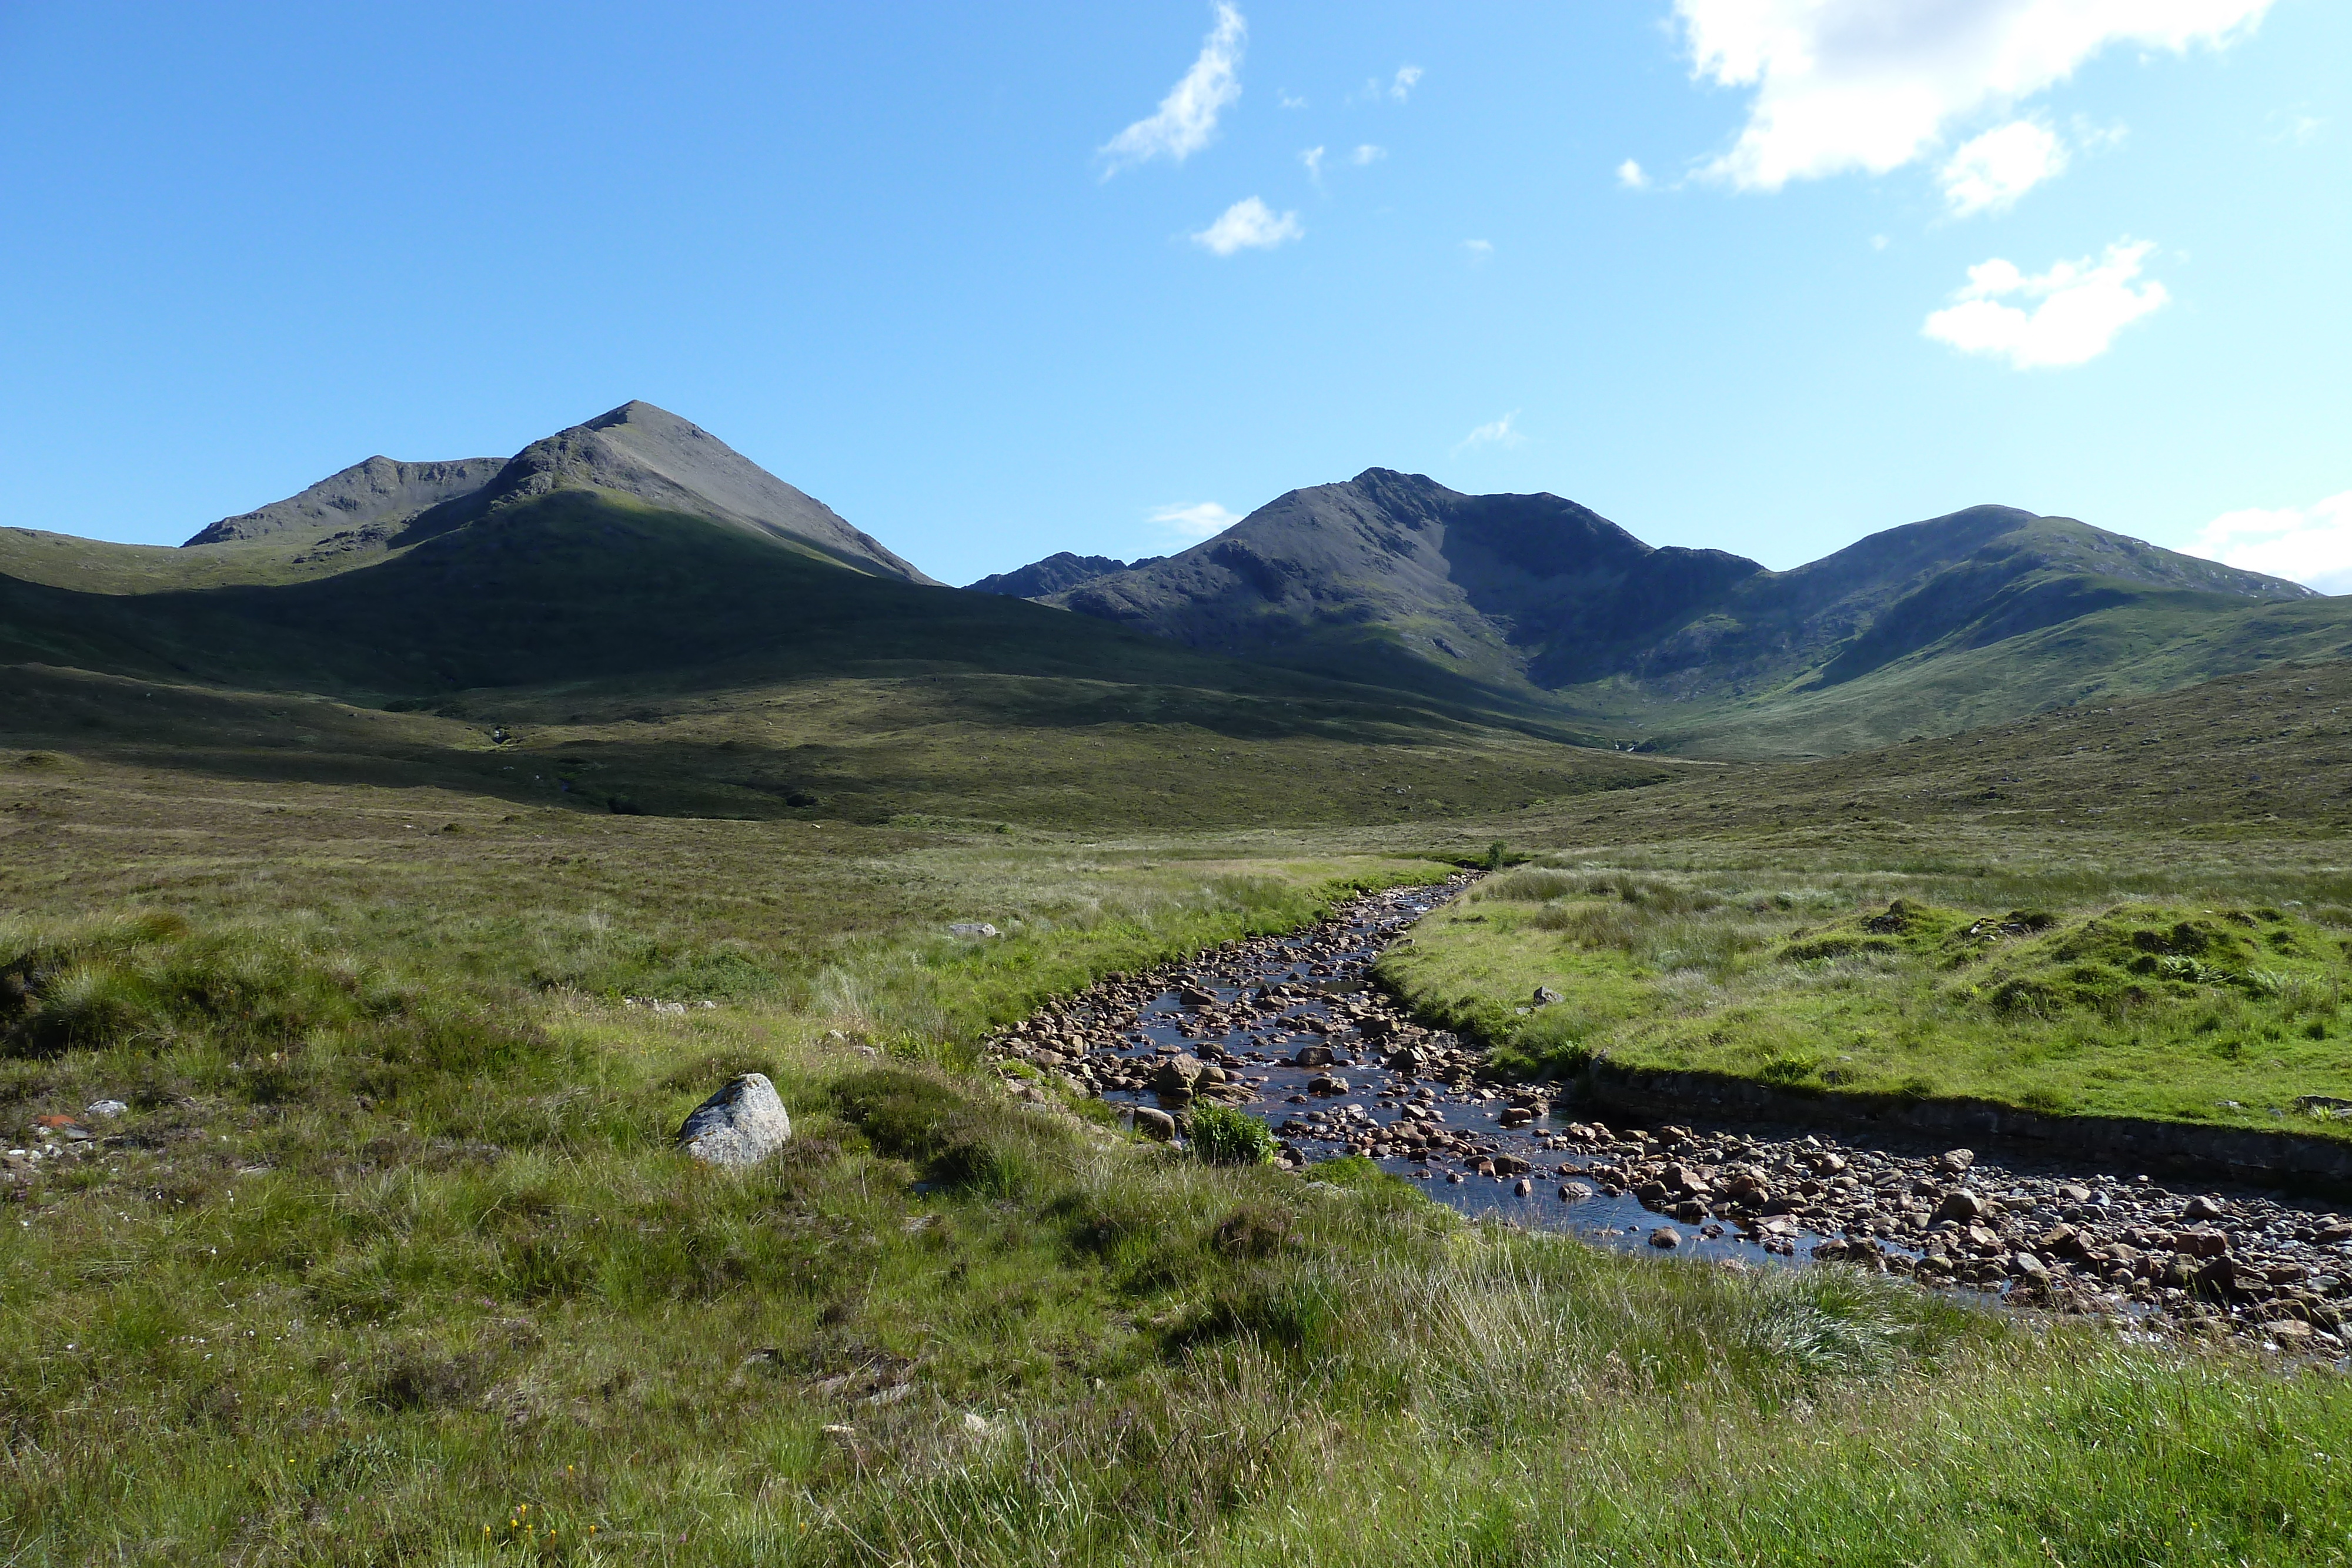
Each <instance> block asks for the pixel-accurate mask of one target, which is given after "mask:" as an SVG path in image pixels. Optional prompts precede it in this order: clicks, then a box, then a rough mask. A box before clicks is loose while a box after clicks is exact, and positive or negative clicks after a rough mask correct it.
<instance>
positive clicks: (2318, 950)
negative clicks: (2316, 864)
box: [1381, 862, 2352, 1135]
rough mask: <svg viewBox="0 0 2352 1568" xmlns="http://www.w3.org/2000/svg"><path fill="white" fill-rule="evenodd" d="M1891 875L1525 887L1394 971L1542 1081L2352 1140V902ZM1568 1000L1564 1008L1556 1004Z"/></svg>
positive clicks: (1522, 883) (1559, 878)
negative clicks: (1962, 1103) (1949, 891)
mask: <svg viewBox="0 0 2352 1568" xmlns="http://www.w3.org/2000/svg"><path fill="white" fill-rule="evenodd" d="M1890 880H1893V879H1888V878H1885V877H1831V878H1823V879H1817V880H1816V881H1815V882H1814V883H1812V884H1811V885H1801V886H1790V885H1788V884H1786V883H1782V882H1780V880H1779V879H1777V878H1771V877H1763V878H1759V877H1757V876H1755V875H1753V874H1751V873H1717V874H1714V875H1707V874H1682V875H1661V874H1657V873H1633V872H1627V871H1624V870H1622V869H1619V870H1612V869H1610V868H1607V867H1605V866H1603V865H1600V864H1594V863H1591V862H1581V863H1580V864H1579V865H1578V866H1577V867H1576V868H1575V869H1574V870H1572V871H1569V870H1562V871H1545V870H1534V869H1529V870H1521V871H1517V872H1512V873H1507V874H1505V875H1504V876H1502V877H1499V878H1496V880H1494V881H1493V882H1491V883H1487V884H1486V885H1485V886H1483V887H1482V888H1480V889H1479V890H1477V892H1476V893H1475V894H1473V895H1472V897H1471V898H1470V899H1469V900H1467V901H1465V902H1464V903H1462V904H1459V905H1457V906H1455V907H1454V908H1452V909H1449V910H1446V911H1444V912H1443V913H1441V914H1440V915H1436V916H1435V917H1433V919H1431V920H1429V921H1427V922H1424V923H1423V925H1422V927H1421V929H1420V930H1419V931H1418V932H1417V933H1416V934H1415V939H1414V941H1413V942H1412V945H1411V946H1409V947H1406V948H1403V949H1401V950H1400V951H1398V952H1396V953H1393V954H1391V956H1389V957H1388V958H1387V959H1386V960H1384V961H1383V964H1382V966H1381V973H1382V975H1383V977H1385V978H1387V979H1388V980H1389V981H1390V982H1391V983H1392V984H1394V985H1395V986H1396V987H1397V988H1399V989H1400V990H1401V991H1402V993H1403V994H1404V995H1406V996H1407V997H1408V998H1411V999H1412V1001H1413V1003H1414V1005H1415V1006H1416V1007H1417V1008H1419V1009H1423V1010H1424V1011H1426V1012H1429V1013H1431V1014H1433V1016H1436V1017H1438V1018H1441V1019H1444V1020H1445V1021H1446V1022H1448V1023H1449V1024H1452V1025H1454V1026H1455V1027H1458V1028H1465V1029H1467V1030H1471V1031H1473V1032H1475V1033H1476V1034H1478V1035H1479V1036H1481V1037H1483V1038H1486V1039H1488V1040H1494V1041H1496V1042H1497V1043H1499V1044H1501V1045H1503V1046H1504V1047H1505V1053H1506V1056H1507V1059H1508V1060H1509V1061H1512V1062H1513V1063H1515V1064H1516V1065H1517V1066H1518V1067H1519V1068H1520V1069H1521V1070H1522V1071H1531V1072H1539V1073H1570V1072H1573V1071H1576V1070H1578V1069H1580V1067H1582V1066H1583V1065H1584V1064H1585V1063H1586V1062H1587V1061H1591V1060H1593V1059H1594V1058H1596V1057H1601V1056H1603V1055H1605V1057H1606V1059H1607V1060H1608V1061H1610V1062H1611V1063H1612V1064H1613V1065H1615V1066H1617V1067H1621V1068H1635V1069H1642V1068H1648V1069H1663V1070H1673V1071H1705V1072H1713V1073H1721V1074H1725V1075H1727V1076H1730V1077H1735V1078H1743V1079H1749V1080H1754V1081H1757V1082H1764V1083H1769V1084H1772V1085H1775V1086H1778V1087H1781V1088H1793V1089H1808V1090H1834V1091H1837V1092H1845V1093H1855V1094H1879V1095H1885V1094H1894V1095H1900V1096H1904V1097H1906V1098H1919V1099H1972V1100H1983V1101H1990V1102H1993V1103H2000V1104H2005V1105H2011V1106H2015V1107H2019V1108H2022V1109H2027V1110H2032V1111H2037V1112H2041V1113H2047V1114H2060V1115H2104V1116H2137V1117H2151V1118H2155V1119H2158V1120H2166V1121H2185V1122H2205V1123H2214V1124H2232V1125H2243V1126H2261V1127H2273V1128H2274V1127H2278V1126H2281V1125H2283V1124H2284V1125H2292V1126H2295V1127H2298V1128H2302V1129H2305V1130H2309V1131H2315V1132H2322V1133H2327V1134H2336V1135H2345V1134H2347V1132H2352V1129H2347V1128H2346V1127H2345V1125H2344V1124H2342V1123H2340V1122H2338V1121H2336V1120H2335V1119H2333V1118H2332V1116H2329V1115H2326V1114H2323V1113H2308V1112H2306V1111H2305V1110H2303V1109H2301V1108H2299V1107H2298V1104H2297V1102H2298V1101H2299V1100H2300V1099H2302V1098H2303V1097H2305V1096H2311V1095H2317V1096H2326V1097H2330V1098H2337V1099H2342V1098H2352V1018H2347V1015H2346V1013H2345V1009H2344V1001H2345V994H2344V982H2345V979H2346V977H2347V943H2352V907H2347V906H2345V905H2342V904H2326V905H2324V906H2322V907H2321V908H2319V909H2317V910H2309V911H2288V910H2284V909H2281V908H2277V907H2274V906H2271V905H2267V904H2262V905H2255V906H2253V907H2251V908H2249V907H2245V906H2242V905H2236V904H2229V903H2218V904H2204V903H2190V902H2188V901H2185V900H2180V901H2162V902H2158V901H2147V900H2126V901H2122V902H2116V903H2109V904H2101V905H2097V906H2093V907H2079V906H2078V907H2068V905H2067V904H2037V905H2036V906H2034V907H2031V908H2020V907H2015V906H2009V907H2002V906H2000V905H1987V904H1971V905H1969V906H1965V907H1950V906H1938V905H1933V904H1923V903H1920V902H1918V901H1917V900H1916V897H1913V898H1906V897H1904V896H1903V895H1901V894H1895V895H1893V896H1891V897H1890V896H1887V895H1885V894H1884V892H1883V889H1884V888H1885V886H1886V884H1887V883H1888V882H1889V881H1890ZM2314 891H2318V890H2317V889H2315V890H2314ZM2331 891H2333V889H2331ZM2063 894H2065V895H2066V896H2067V897H2068V898H2069V899H2070V901H2071V900H2073V899H2079V897H2080V896H2081V893H2080V890H2079V889H2075V888H2071V887H2070V888H2066V889H2063ZM1545 985H1548V986H1550V987H1552V988H1555V989H1556V990H1557V991H1559V993H1561V994H1562V995H1563V997H1564V998H1565V999H1564V1000H1562V1001H1560V1002H1559V1003H1556V1004H1553V1005H1551V1006H1548V1007H1542V1008H1531V1007H1530V1005H1529V1004H1530V1000H1531V998H1532V996H1533V993H1534V990H1535V988H1537V987H1538V986H1545ZM1521 1009H1527V1010H1521Z"/></svg>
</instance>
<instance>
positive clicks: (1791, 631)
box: [1011, 468, 2335, 746]
mask: <svg viewBox="0 0 2352 1568" xmlns="http://www.w3.org/2000/svg"><path fill="white" fill-rule="evenodd" d="M1039 575H1044V574H1039ZM1011 576H1012V577H1013V579H1015V580H1018V579H1021V578H1022V577H1023V576H1024V573H1013V574H1011ZM1039 598H1040V599H1041V600H1042V601H1043V602H1045V603H1048V604H1055V605H1059V606H1061V607H1063V608H1066V609H1068V610H1073V611H1076V612H1079V613H1081V614H1086V615H1092V616H1097V617H1099V618H1101V619H1104V620H1108V621H1115V622H1119V623H1121V624H1123V625H1128V626H1132V627H1135V628H1137V629H1139V630H1143V631H1149V632H1157V633H1158V634H1160V635H1161V636H1164V637H1170V638H1172V639H1174V640H1176V641H1178V642H1181V643H1188V644H1190V645H1192V646H1193V647H1196V648H1203V649H1213V650H1214V651H1216V652H1219V653H1231V654H1237V655H1241V656H1243V657H1246V658H1252V659H1258V660H1265V661H1271V662H1276V663H1280V664H1289V665H1292V666H1295V667H1299V668H1306V669H1313V670H1318V671H1322V672H1326V673H1330V674H1346V675H1349V676H1351V677H1353V678H1357V679H1368V680H1383V681H1388V682H1391V683H1394V684H1397V685H1404V686H1409V687H1413V688H1417V689H1421V690H1426V691H1442V692H1453V693H1456V694H1460V695H1469V693H1470V692H1471V691H1472V690H1473V689H1475V690H1476V691H1478V692H1483V693H1484V694H1486V696H1487V697H1489V698H1494V699H1501V700H1505V701H1507V702H1511V703H1514V704H1517V705H1521V706H1527V705H1533V706H1538V707H1557V706H1561V705H1563V704H1564V705H1566V706H1570V708H1572V709H1575V710H1578V711H1581V712H1584V713H1586V714H1588V715H1591V716H1610V717H1611V718H1612V722H1623V723H1627V724H1638V725H1641V726H1643V727H1648V726H1650V725H1652V724H1655V723H1659V722H1660V721H1663V720H1667V719H1669V718H1671V721H1672V726H1673V728H1672V729H1671V730H1670V731H1669V732H1668V733H1673V734H1681V735H1685V736H1692V735H1697V734H1701V733H1707V734H1713V733H1717V732H1728V731H1729V730H1734V729H1737V730H1743V731H1745V730H1748V729H1752V728H1754V727H1755V726H1756V725H1758V724H1759V723H1762V722H1764V713H1763V711H1762V710H1763V709H1765V708H1769V709H1770V710H1772V712H1774V713H1776V714H1780V713H1787V712H1792V711H1795V710H1794V709H1792V708H1791V706H1790V705H1792V704H1793V705H1797V706H1798V707H1801V709H1802V711H1803V713H1804V714H1805V715H1807V717H1806V718H1805V719H1804V721H1803V723H1802V724H1797V723H1796V722H1795V721H1794V720H1791V721H1790V733H1791V734H1792V735H1795V734H1797V733H1798V732H1799V731H1800V730H1807V729H1808V727H1811V728H1812V729H1818V728H1819V727H1822V726H1825V725H1829V726H1832V727H1836V728H1837V729H1838V731H1839V733H1840V734H1841V735H1848V734H1849V733H1850V738H1847V739H1843V740H1842V741H1841V742H1840V744H1841V745H1855V744H1876V743H1877V742H1879V741H1881V740H1884V739H1885V738H1888V737H1899V736H1900V735H1903V734H1908V733H1915V732H1919V733H1926V732H1935V733H1942V732H1944V731H1947V730H1948V729H1950V728H1952V727H1954V726H1955V725H1956V724H1957V723H1958V720H1959V717H1960V716H1963V715H1969V716H1973V719H1972V721H1974V722H1982V721H1984V720H1987V719H1990V718H1993V717H1999V716H2006V715H2008V714H2009V713H2011V711H2025V710H2027V709H2030V708H2032V707H2033V706H2037V705H2041V704H2044V703H2047V702H2050V701H2053V700H2058V699H2059V698H2061V697H2062V696H2063V697H2067V698H2069V699H2070V700H2071V699H2072V698H2074V697H2079V696H2080V695H2082V694H2084V693H2087V692H2090V691H2094V690H2106V689H2119V690H2120V689H2144V690H2160V689H2165V687H2166V686H2168V685H2172V684H2177V683H2178V681H2179V679H2180V678H2181V677H2182V676H2183V675H2191V674H2193V675H2194V676H2196V678H2202V677H2203V675H2205V674H2213V673H2218V672H2219V670H2221V669H2223V668H2230V667H2238V666H2241V665H2242V664H2243V663H2244V661H2245V660H2247V659H2249V658H2256V657H2270V656H2273V655H2272V654H2271V653H2263V652H2261V651H2260V650H2259V649H2258V648H2255V647H2254V646H2253V644H2254V643H2260V642H2261V641H2262V640H2263V637H2262V636H2260V635H2256V634H2255V633H2254V632H2253V631H2252V627H2251V625H2250V624H2249V623H2246V622H2244V617H2245V616H2246V615H2248V614H2251V613H2253V612H2257V611H2265V610H2268V609H2277V610H2280V611H2283V612H2284V611H2286V610H2288V609H2290V608H2291V607H2293V606H2294V605H2298V604H2304V603H2306V602H2309V601H2314V600H2315V595H2313V593H2312V592H2311V591H2310V590H2308V589H2306V588H2304V587H2302V586H2300V585H2299V584H2296V583H2292V582H2287V581H2284V580H2281V579H2278V578H2274V577H2265V576H2263V575H2262V574H2260V573H2258V572H2251V571H2242V570H2237V569H2236V568H2233V567H2227V566H2222V565H2220V564H2218V563H2216V562H2213V561H2210V560H2203V559H2198V558H2196V557H2193V556H2185V555H2180V554H2178V553H2176V552H2174V551H2172V550H2168V549H2158V547H2156V546H2154V545H2150V544H2147V543H2144V542H2143V541H2141V540H2138V539H2135V538H2127V537H2126V536H2124V535H2122V534H2116V533H2109V532H2107V531H2105V529H2101V528H2091V527H2088V526H2086V525H2084V524H2083V523H2080V522H2077V521H2075V520H2074V519H2073V518H2071V517H2042V516H2039V515H2037V514H2035V513H2033V512H2030V511H2025V510H2021V509H2020V508H2018V507H1995V506H1980V507H1968V508H1966V509H1965V510H1962V511H1958V512H1954V513H1951V514H1949V515H1948V516H1945V517H1932V518H1929V519H1928V520H1927V521H1925V522H1919V523H1911V524H1906V525H1905V526H1904V527H1901V528H1889V529H1887V530H1885V531H1884V532H1882V533H1877V534H1873V535H1871V536H1870V537H1869V538H1864V539H1862V540H1861V541H1859V542H1857V543H1855V544H1853V545H1851V546H1849V547H1847V548H1846V549H1842V550H1840V551H1838V552H1837V553H1836V554H1834V555H1831V556H1828V557H1825V558H1823V559H1821V560H1817V561H1814V562H1812V563H1811V564H1810V565H1806V566H1801V567H1799V568H1797V569H1795V570H1791V571H1770V570H1766V569H1765V568H1764V567H1762V566H1760V565H1759V564H1758V563H1757V562H1755V561H1752V560H1749V559H1746V558H1744V557H1741V556H1737V555H1732V554H1730V553H1728V552H1727V551H1723V550H1711V549H1679V548H1675V547H1667V548H1664V549H1660V548H1655V547H1653V546H1651V545H1649V544H1646V543H1644V542H1643V541H1642V540H1641V539H1638V538H1634V537H1633V535H1632V534H1631V533H1629V532H1627V531H1626V530H1625V529H1624V528H1620V527H1618V526H1617V525H1616V524H1615V523H1613V522H1611V521H1610V520H1609V519H1608V518H1606V517H1601V516H1600V515H1599V514H1598V513H1595V512H1593V511H1592V510H1591V509H1590V508H1589V507H1581V506H1579V505H1578V504H1577V503H1575V502H1573V501H1570V500H1564V499H1562V498H1561V497H1558V496H1551V495H1533V496H1468V495H1464V494H1461V493H1460V492H1458V491H1454V490H1449V489H1447V488H1446V487H1445V486H1443V485H1440V484H1438V483H1437V482H1436V481H1434V480H1433V479H1430V478H1428V477H1427V476H1423V475H1419V474H1402V473H1398V472H1396V471H1395V470H1393V469H1387V468H1371V469H1367V470H1365V471H1364V472H1363V473H1361V474H1359V475H1358V476H1356V477H1355V478H1353V479H1350V480H1348V481H1346V482H1345V483H1343V484H1337V485H1319V486H1312V487H1309V488H1307V489H1301V490H1293V491H1291V492H1290V493H1289V494H1287V495H1285V496H1282V497H1277V498H1276V499H1275V500H1273V501H1271V502H1269V503H1267V504H1266V505H1265V506H1264V507H1259V508H1258V509H1257V510H1256V511H1255V512H1253V513H1251V514H1250V515H1249V516H1248V517H1244V518H1243V519H1242V520H1241V521H1240V522H1238V523H1236V524H1234V526H1233V527H1232V528H1228V529H1226V530H1225V531H1224V532H1223V533H1222V534H1220V535H1218V536H1217V537H1216V538H1213V539H1209V540H1207V541H1205V542H1203V543H1202V544H1199V545H1196V546H1194V547H1193V548H1192V549H1188V550H1185V551H1184V552H1183V553H1181V555H1176V556H1171V557H1170V558H1169V559H1166V560H1163V561H1158V562H1154V563H1150V564H1148V565H1144V564H1139V565H1138V566H1137V567H1135V568H1130V569H1129V570H1125V571H1115V572H1109V573H1106V574H1104V575H1100V576H1097V577H1094V578H1092V579H1091V580H1087V581H1083V582H1079V583H1076V584H1075V585H1072V586H1069V587H1066V588H1063V589H1061V590H1060V591H1055V592H1048V593H1043V594H1040V595H1039ZM2304 619H2305V620H2309V619H2310V617H2308V616H2306V617H2304ZM2334 620H2335V616H2334V614H2333V612H2322V613H2320V614H2319V618H2318V620H2317V621H2314V622H2312V624H2313V626H2315V627H2316V626H2318V625H2319V624H2320V622H2327V623H2329V624H2331V625H2332V624H2333V622H2334ZM2265 624H2266V625H2267V624H2268V623H2267V622H2266V623H2265ZM2296 624H2297V625H2298V626H2299V625H2301V624H2302V622H2300V621H2298V622H2296ZM2283 628H2284V623H2281V625H2280V626H2277V627H2272V628H2271V632H2275V633H2280V634H2284V632H2283ZM2295 634H2296V635H2298V636H2300V635H2301V633H2300V632H2297V633H2295ZM2215 638H2219V639H2221V643H2228V644H2229V648H2230V651H2224V650H2223V649H2222V647H2221V645H2220V643H2215V644H2213V645H2211V646H2205V647H2203V651H2201V652H2200V645H2201V644H2202V643H2206V642H2208V641H2210V640H2211V639H2215ZM2250 639H2251V641H2250ZM2168 649H2169V650H2171V651H2170V652H2164V650H2168ZM2282 651H2283V650H2282ZM2158 654H2160V655H2161V656H2160V657H2158ZM2152 657H2157V663H2156V664H2151V665H2149V666H2148V668H2147V669H2146V670H2145V671H2139V672H2137V673H2135V670H2134V666H2136V665H2137V664H2142V663H2146V662H2147V660H2148V659H2150V658H2152ZM1667 704H1671V705H1674V706H1673V708H1672V709H1671V710H1668V709H1667V708H1665V707H1664V706H1662V705H1667ZM1759 705H1760V706H1759ZM1832 710H1834V713H1835V717H1834V719H1833V720H1832ZM1773 722H1775V723H1778V722H1779V720H1778V719H1774V720H1773ZM1743 744H1745V743H1743ZM1759 744H1760V743H1759ZM1798 744H1800V742H1798V741H1791V742H1790V745H1792V746H1794V745H1798Z"/></svg>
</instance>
